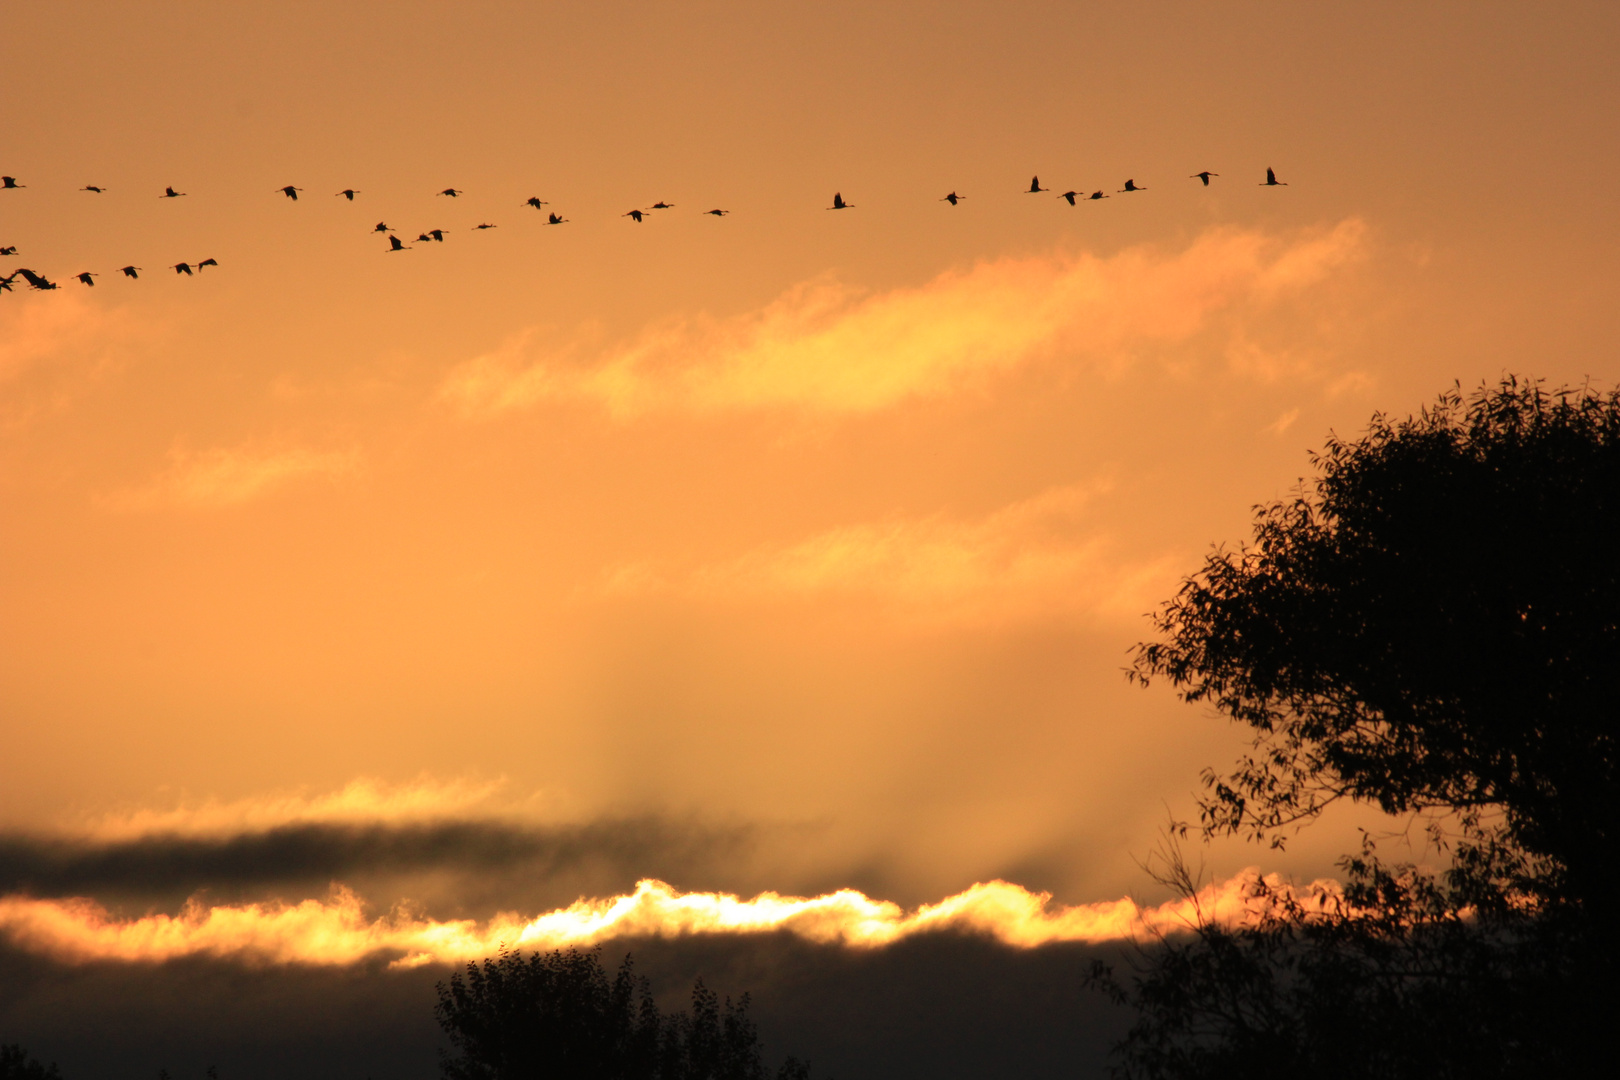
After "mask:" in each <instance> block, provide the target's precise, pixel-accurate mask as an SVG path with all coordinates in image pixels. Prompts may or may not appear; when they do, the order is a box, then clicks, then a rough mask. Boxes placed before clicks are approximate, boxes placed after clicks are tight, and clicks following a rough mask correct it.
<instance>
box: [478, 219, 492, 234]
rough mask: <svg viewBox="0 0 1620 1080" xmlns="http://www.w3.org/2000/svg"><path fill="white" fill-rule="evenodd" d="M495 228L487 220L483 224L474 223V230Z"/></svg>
mask: <svg viewBox="0 0 1620 1080" xmlns="http://www.w3.org/2000/svg"><path fill="white" fill-rule="evenodd" d="M493 228H495V226H493V225H491V224H490V223H489V222H487V221H486V222H484V223H482V224H479V225H474V226H473V232H479V231H480V230H483V229H493Z"/></svg>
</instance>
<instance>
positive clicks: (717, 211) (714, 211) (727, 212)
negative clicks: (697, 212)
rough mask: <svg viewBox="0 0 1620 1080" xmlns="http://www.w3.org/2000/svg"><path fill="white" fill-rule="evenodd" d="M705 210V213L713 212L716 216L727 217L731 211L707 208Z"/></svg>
mask: <svg viewBox="0 0 1620 1080" xmlns="http://www.w3.org/2000/svg"><path fill="white" fill-rule="evenodd" d="M703 212H704V213H705V214H713V215H714V216H715V217H725V216H726V215H727V214H729V213H731V211H730V210H705V211H703Z"/></svg>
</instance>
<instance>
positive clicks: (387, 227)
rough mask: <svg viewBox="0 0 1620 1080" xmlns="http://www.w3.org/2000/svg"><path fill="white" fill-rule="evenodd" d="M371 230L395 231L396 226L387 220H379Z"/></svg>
mask: <svg viewBox="0 0 1620 1080" xmlns="http://www.w3.org/2000/svg"><path fill="white" fill-rule="evenodd" d="M371 231H372V232H393V231H394V227H393V226H392V225H390V224H388V223H387V222H386V221H379V222H377V224H376V225H374V226H372V229H371Z"/></svg>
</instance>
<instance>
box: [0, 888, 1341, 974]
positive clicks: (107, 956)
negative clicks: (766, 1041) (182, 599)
mask: <svg viewBox="0 0 1620 1080" xmlns="http://www.w3.org/2000/svg"><path fill="white" fill-rule="evenodd" d="M1259 880H1260V878H1259V874H1258V872H1257V871H1253V870H1251V871H1246V872H1245V873H1243V874H1241V875H1239V876H1237V877H1234V878H1232V879H1230V880H1228V881H1225V882H1220V883H1218V884H1212V885H1209V886H1207V887H1205V888H1204V889H1203V890H1201V891H1200V892H1199V894H1198V896H1197V898H1196V899H1194V900H1178V901H1172V902H1167V903H1164V904H1161V905H1158V906H1155V907H1146V908H1144V907H1141V906H1139V905H1138V904H1137V903H1136V902H1134V901H1132V900H1129V899H1123V900H1115V901H1111V902H1106V903H1099V904H1079V905H1074V906H1064V905H1061V904H1058V905H1054V904H1053V903H1052V897H1051V895H1050V894H1047V893H1031V892H1029V891H1028V890H1026V889H1024V888H1022V887H1021V886H1018V885H1014V884H1011V883H1009V882H1005V881H990V882H984V883H981V884H977V885H974V886H973V887H972V888H970V889H967V890H966V891H964V892H961V893H958V894H957V895H955V896H950V897H946V898H945V899H944V900H941V901H940V902H939V903H937V904H925V905H923V906H922V907H919V908H917V909H915V910H913V911H906V910H904V909H902V908H901V907H900V906H899V905H897V904H893V903H889V902H887V901H883V900H873V899H871V898H869V897H867V896H865V895H863V894H862V893H860V892H857V891H855V890H853V889H844V890H840V891H838V892H835V893H828V894H827V895H824V896H815V897H798V896H780V895H777V894H776V893H763V894H761V895H759V896H756V897H753V898H752V899H747V900H744V899H741V898H739V897H736V896H731V895H727V894H724V893H683V892H679V891H677V890H676V889H674V888H672V887H671V886H669V885H666V884H665V883H663V882H661V881H642V882H639V883H638V884H637V885H636V889H635V892H633V893H630V894H629V895H626V896H615V897H609V898H606V899H601V900H580V901H578V902H576V903H574V904H571V905H569V906H568V907H566V908H563V909H560V910H557V911H550V912H545V913H542V914H540V915H537V916H534V917H532V918H526V917H523V916H520V915H517V914H504V915H500V916H497V917H496V918H493V919H490V920H488V921H487V922H482V923H480V922H475V921H472V920H458V921H450V922H440V921H435V920H431V919H423V918H419V917H415V916H412V915H411V914H410V913H409V911H408V909H402V910H397V911H394V912H392V913H390V914H387V915H372V914H369V913H368V910H367V906H366V904H365V903H364V901H363V900H362V899H361V898H360V897H358V896H356V895H355V894H354V893H352V892H350V891H348V890H346V889H341V888H339V889H336V890H334V892H333V894H332V896H331V897H330V898H328V899H326V900H304V901H301V902H299V903H296V904H291V903H277V904H248V905H242V906H210V905H205V904H202V903H188V904H187V905H186V907H185V908H184V909H183V910H182V911H181V912H180V913H179V914H178V915H173V916H170V915H147V916H143V917H140V918H135V919H116V918H113V917H112V916H110V915H108V913H107V912H106V910H105V909H103V908H101V907H100V906H99V905H97V904H95V903H94V902H92V901H89V900H35V899H27V898H24V897H18V896H9V897H0V933H3V934H4V935H5V936H6V937H7V938H9V939H10V940H11V941H12V942H13V943H15V944H16V945H18V946H21V947H23V948H25V949H28V950H29V951H32V952H38V953H41V954H44V955H46V956H50V957H54V958H57V959H61V960H67V961H72V962H85V961H103V960H113V961H123V962H129V963H162V962H164V961H167V960H177V959H181V958H184V957H191V956H208V957H214V958H219V959H230V960H238V961H242V962H247V963H271V964H313V965H345V964H354V963H358V962H360V961H362V960H366V959H370V958H373V957H378V956H383V957H392V958H393V963H394V964H396V965H401V966H407V967H410V966H416V965H419V964H430V963H438V964H456V963H463V962H466V961H469V960H477V959H479V958H481V957H485V956H491V955H493V954H495V953H496V952H498V951H499V950H500V949H501V948H503V947H507V948H521V949H539V950H546V949H558V948H568V947H573V946H588V945H595V944H597V943H600V942H607V941H614V940H617V939H625V938H672V937H681V936H686V935H716V934H719V935H725V934H765V933H775V932H786V933H789V934H793V935H795V936H798V937H801V938H804V939H806V940H808V941H812V942H817V943H820V944H837V945H843V946H847V947H851V948H878V947H881V946H885V945H891V944H893V943H895V942H896V941H899V940H901V939H902V938H906V937H911V936H914V935H917V934H929V933H967V934H980V935H984V936H986V937H989V938H992V939H994V940H996V941H999V942H1002V943H1004V944H1007V945H1011V946H1014V947H1016V948H1022V949H1028V948H1035V947H1038V946H1041V945H1049V944H1054V943H1057V942H1091V943H1096V942H1104V941H1116V940H1121V939H1132V938H1138V937H1141V936H1143V935H1150V934H1168V933H1175V932H1176V931H1178V930H1182V929H1186V928H1188V927H1191V926H1192V925H1195V924H1196V922H1197V921H1198V920H1199V919H1201V918H1202V919H1207V920H1212V921H1216V922H1221V923H1237V922H1240V921H1242V920H1243V919H1245V918H1247V917H1249V916H1251V915H1252V914H1253V901H1254V897H1255V895H1256V890H1255V886H1256V882H1257V881H1259ZM1265 884H1266V885H1267V886H1269V887H1270V888H1272V889H1275V888H1278V887H1279V886H1280V884H1281V883H1280V882H1279V881H1278V880H1277V879H1276V878H1275V877H1271V878H1268V879H1266V882H1265ZM1329 887H1331V886H1330V885H1329V883H1323V882H1319V883H1317V884H1316V885H1315V886H1313V888H1318V889H1319V888H1329Z"/></svg>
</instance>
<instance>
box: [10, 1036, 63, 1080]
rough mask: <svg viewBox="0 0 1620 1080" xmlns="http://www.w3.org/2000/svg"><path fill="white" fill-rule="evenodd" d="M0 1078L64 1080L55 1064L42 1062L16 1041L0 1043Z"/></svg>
mask: <svg viewBox="0 0 1620 1080" xmlns="http://www.w3.org/2000/svg"><path fill="white" fill-rule="evenodd" d="M0 1080H62V1074H61V1072H60V1071H59V1070H58V1069H57V1068H56V1066H55V1065H54V1064H51V1065H43V1064H41V1063H40V1062H39V1061H38V1060H37V1059H36V1058H34V1057H33V1056H32V1055H30V1054H29V1053H28V1051H27V1050H24V1049H23V1048H22V1047H21V1046H18V1045H17V1044H16V1043H0Z"/></svg>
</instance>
